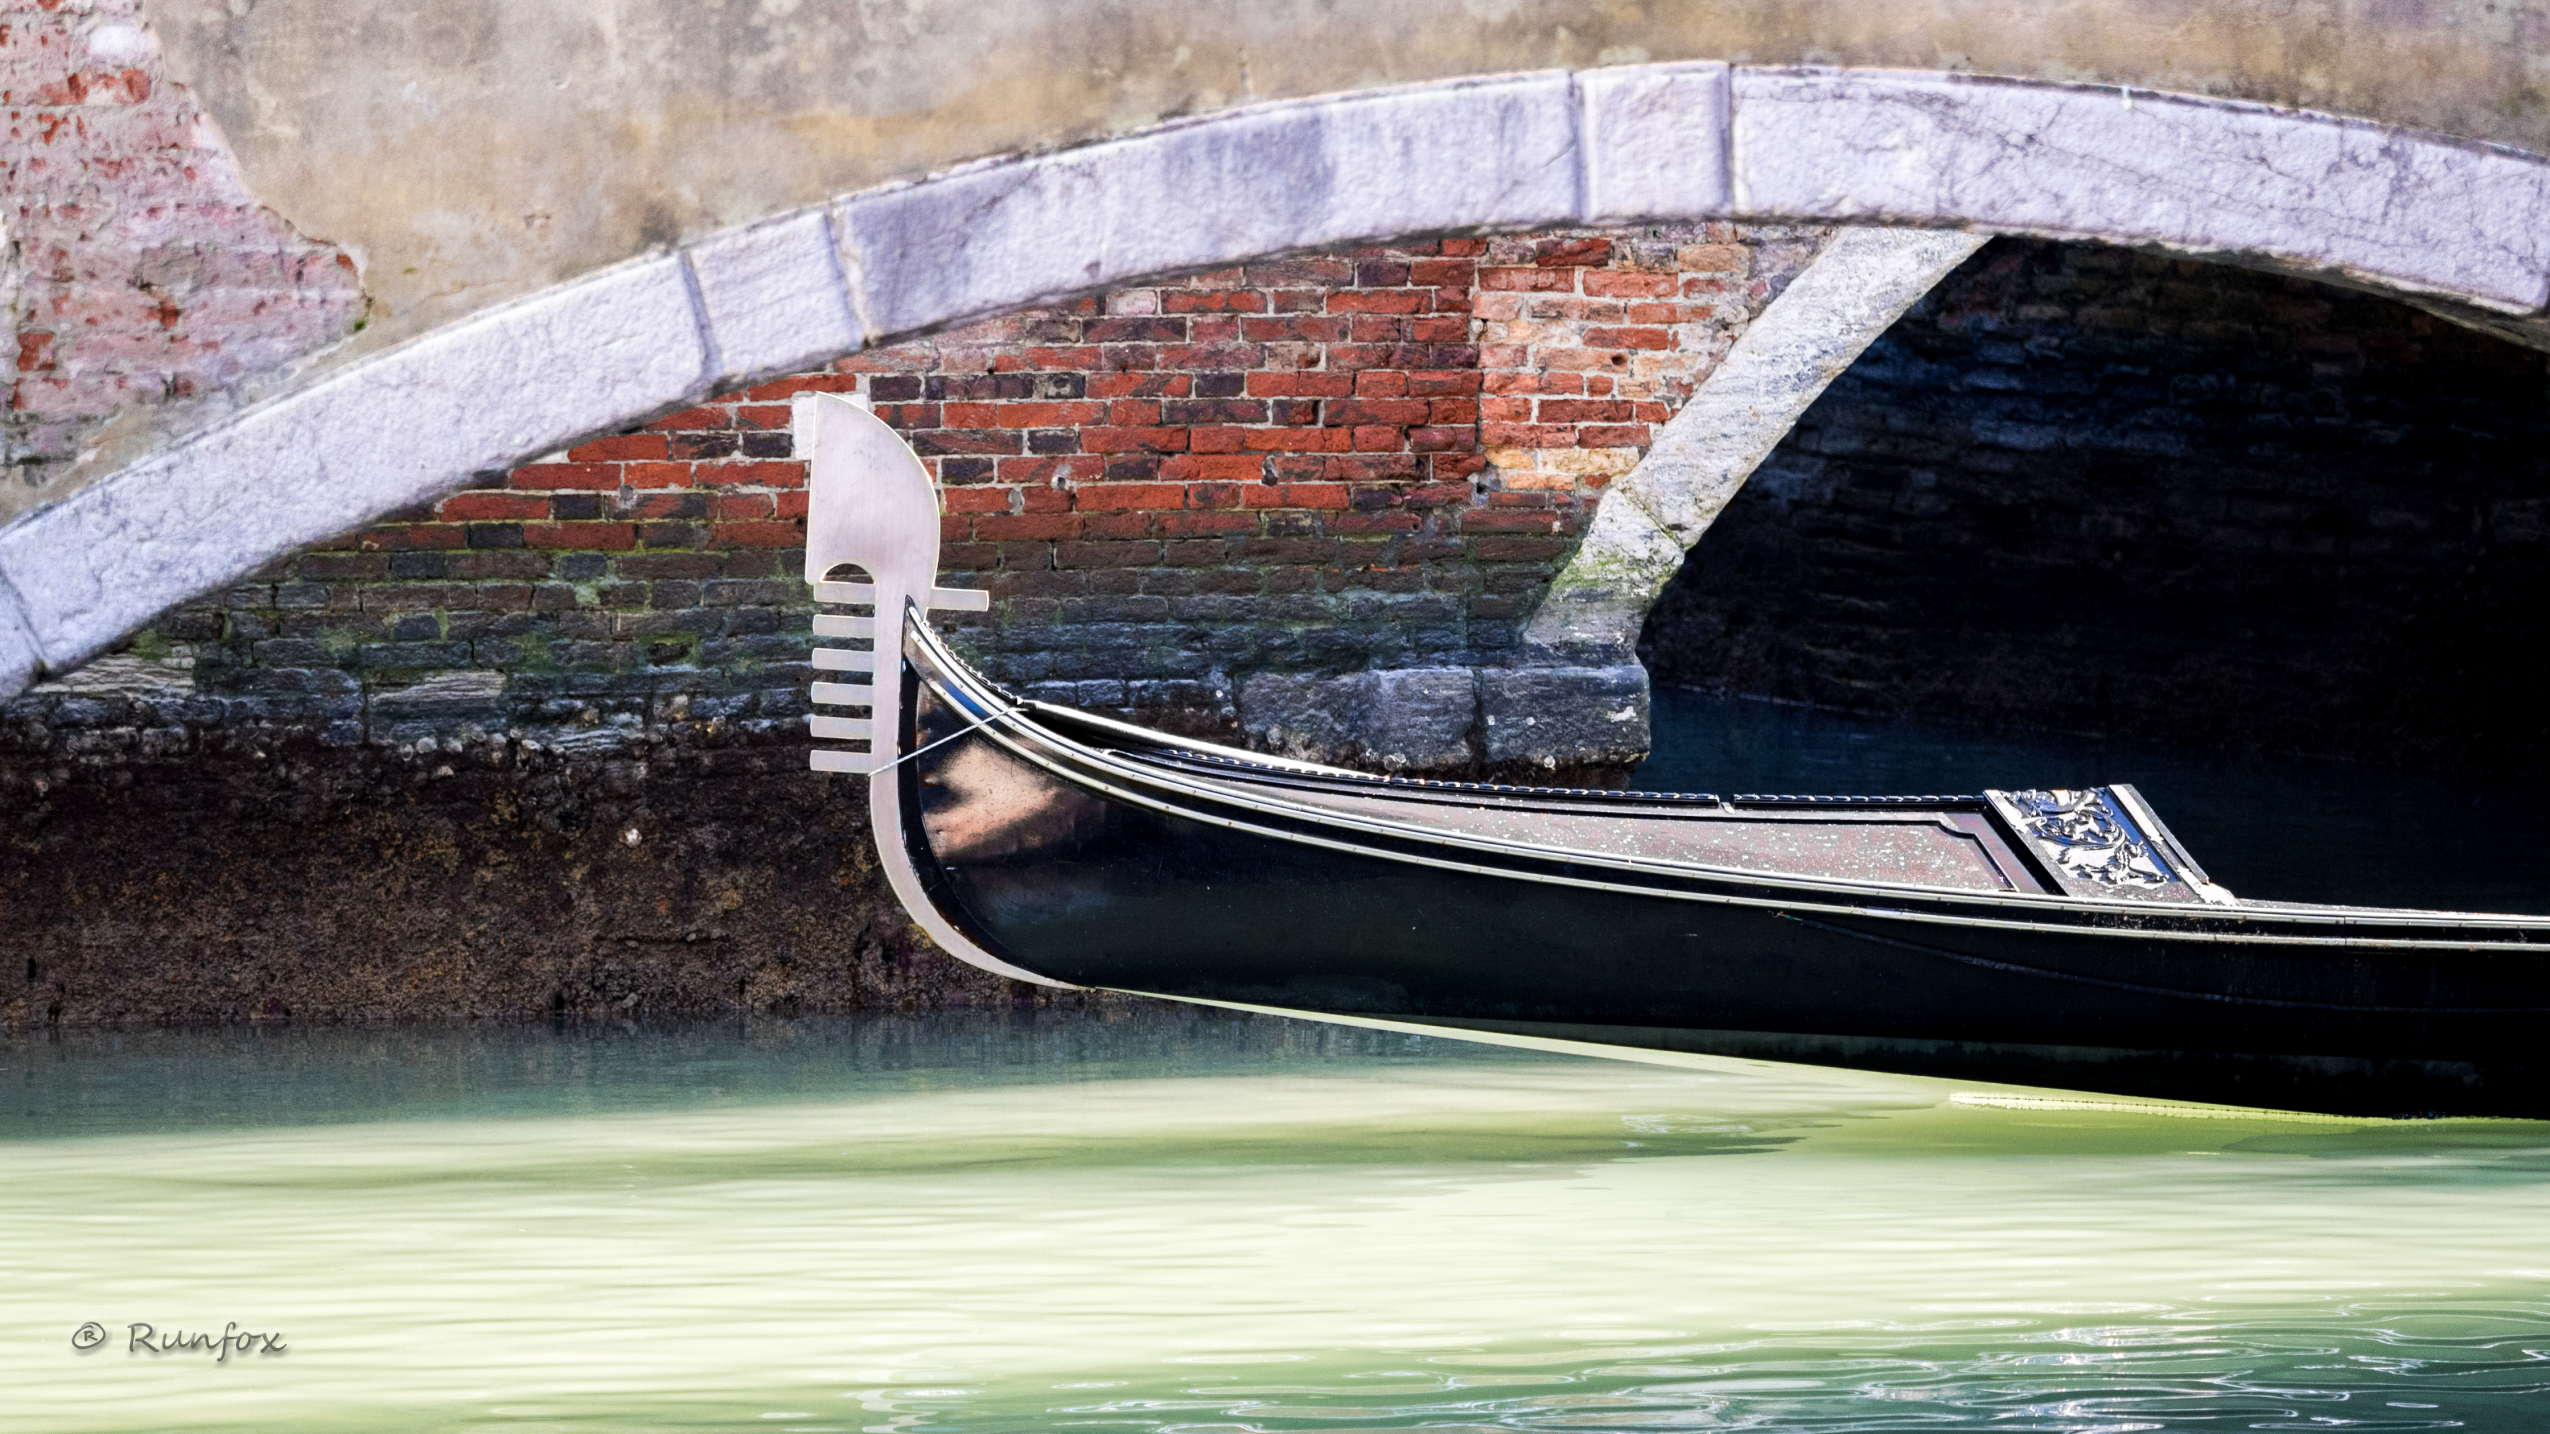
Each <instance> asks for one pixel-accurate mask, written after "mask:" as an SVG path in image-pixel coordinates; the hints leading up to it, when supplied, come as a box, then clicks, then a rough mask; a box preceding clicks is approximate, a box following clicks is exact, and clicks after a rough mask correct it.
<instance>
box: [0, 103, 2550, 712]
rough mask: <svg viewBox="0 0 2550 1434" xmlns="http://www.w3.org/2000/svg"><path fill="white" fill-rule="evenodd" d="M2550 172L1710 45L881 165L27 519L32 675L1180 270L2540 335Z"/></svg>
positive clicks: (2379, 134)
mask: <svg viewBox="0 0 2550 1434" xmlns="http://www.w3.org/2000/svg"><path fill="white" fill-rule="evenodd" d="M2545 217H2550V164H2545V162H2544V161H2543V160H2541V159H2540V158H2539V157H2537V156H2534V155H2531V154H2528V153H2523V152H2520V151H2514V150H2508V149H2503V148H2495V147H2490V146H2484V145H2478V144H2473V143H2469V142H2465V141H2461V140H2456V139H2452V138H2450V137H2445V136H2437V135H2431V134H2422V133H2417V132H2411V131H2407V130H2404V129H2401V128H2398V127H2394V126H2386V125H2380V124H2375V123H2370V122H2366V121H2360V120H2350V119H2341V118H2337V117H2334V116H2329V115H2323V114H2315V113H2309V112H2299V111H2287V110H2277V109H2270V108H2267V107H2263V106H2258V105H2252V104H2244V103H2234V102H2226V101H2215V100H2206V99H2199V98H2193V97H2188V96H2178V95H2166V94H2155V93H2151V92H2146V91H2141V90H2121V89H2116V88H2111V87H2094V86H2080V85H2062V84H2049V83H2042V82H2034V81H2015V80H1991V79H1978V78H1974V77H1968V76H1952V75H1941V74H1929V73H1913V72H1899V71H1832V70H1793V69H1748V68H1737V67H1730V66H1728V65H1724V64H1718V63H1709V62H1695V63H1682V64H1667V65H1644V66H1620V67H1611V68H1605V69H1596V70H1586V71H1577V72H1558V71H1552V72H1540V73H1532V74H1520V75H1509V76H1499V77H1492V78H1483V79H1473V80H1463V81H1457V82H1450V83H1442V84H1432V85H1420V86H1411V87H1405V88H1395V89H1386V90H1374V91H1365V92H1358V93H1352V94H1344V95H1336V96H1330V97H1325V98H1320V99H1313V100H1304V101H1294V102H1287V103H1282V104H1273V105H1266V106H1260V107H1255V108H1249V109H1242V110H1235V111H1230V112H1225V113H1220V114H1215V115H1211V116H1207V117H1203V118H1198V119H1193V120H1187V121H1180V122H1176V123H1172V124H1168V125H1163V126H1160V127H1158V128H1155V129H1152V130H1149V131H1146V132H1143V133H1140V134H1136V135H1132V136H1128V137H1125V138H1121V139H1116V140H1111V141H1108V142H1105V143H1100V144H1094V145H1090V146H1087V147H1084V148H1080V149H1074V150H1067V151H1063V152H1059V153H1055V154H1048V155H1039V156H1032V157H1023V158H1009V159H1000V160H993V161H987V162H984V163H980V164H976V165H971V166H967V167H964V168H961V169H957V170H954V171H951V172H948V173H945V174H940V175H935V176H931V177H929V178H926V179H921V180H917V181H913V182H909V183H900V184H895V185H890V186H886V187H882V188H878V189H871V190H865V191H861V192H858V193H854V194H850V195H847V196H844V197H842V198H840V199H837V200H835V201H832V202H830V203H827V204H823V205H818V206H814V207H811V208H808V209H804V210H799V211H794V212H791V213H786V214H781V215H778V216H775V217H772V218H769V219H767V220H764V221H762V222H759V223H756V224H753V225H749V226H745V227H742V228H738V229H733V230H729V231H726V232H723V233H719V234H716V235H712V236H710V237H708V238H706V239H703V240H701V241H699V242H697V243H694V244H691V245H689V246H686V247H684V248H682V249H680V250H678V251H676V252H673V253H668V254H661V255H657V256H654V257H649V258H645V259H640V260H637V261H634V262H631V263H628V264H624V265H620V266H617V267H614V268H611V269H608V270H604V271H602V272H599V273H595V274H592V275H589V276H587V277H585V278H582V279H579V280H576V281H574V282H571V283H568V284H565V285H562V286H559V287H557V288H554V289H551V290H549V291H547V292H544V293H541V294H538V295H534V296H532V297H530V298H527V299H523V300H520V301H517V302H514V303H510V304H506V305H503V306H500V307H498V308H495V309H492V310H489V311H487V312H485V313H482V314H480V315H478V316H476V317H473V318H471V319H468V320H465V321H462V322H459V323H456V324H452V325H449V326H447V327H445V328H443V329H440V330H437V331H435V332H432V333H429V334H426V335H423V336H421V337H419V338H417V339H414V340H411V341H409V342H407V343H405V344H402V345H400V346H398V347H396V348H393V349H389V350H386V351H384V352H382V353H380V354H378V355H376V356H373V357H371V358H368V359H365V360H363V361H360V362H358V363H355V364H352V365H349V366H347V367H345V368H342V369H339V370H337V371H335V372H332V373H329V374H327V375H326V376H324V377H322V378H320V379H318V380H316V381H314V382H312V383H310V384H308V385H307V386H305V387H302V388H300V389H297V390H295V391H292V392H289V393H286V394H283V395H281V396H279V397H276V398H274V399H272V400H270V401H268V402H266V403H263V404H261V405H259V406H258V407H256V408H253V409H250V410H248V411H246V412H243V413H241V414H239V415H237V416H236V417H234V418H232V419H229V420H227V421H225V422H223V423H221V424H220V425H218V426H216V427H214V428H212V429H210V430H207V431H205V432H202V433H199V434H197V435H195V436H193V437H191V438H189V439H188V440H186V441H184V442H182V443H180V444H177V445H175V446H173V447H171V448H169V449H166V450H164V451H162V452H160V453H157V454H155V455H152V456H151V457H149V458H146V459H144V460H142V461H140V462H137V463H134V464H133V465H131V466H130V467H128V468H126V469H125V470H123V471H122V472H120V473H117V474H115V475H113V476H111V477H110V478H108V479H106V480H105V481H102V482H100V483H98V484H96V485H93V486H91V487H89V488H87V489H84V490H82V491H80V492H78V493H76V494H74V495H72V496H71V497H70V498H68V499H66V500H65V501H63V502H61V503H59V504H57V505H54V506H52V507H50V508H46V509H43V510H40V511H38V512H36V513H33V514H30V515H29V516H28V517H27V518H25V519H23V520H21V521H19V522H18V523H15V524H13V525H12V526H11V527H10V528H8V529H7V530H5V531H0V693H10V692H15V691H16V690H18V689H19V688H21V687H23V686H24V685H25V683H26V682H27V681H28V680H30V678H31V677H32V676H33V675H34V674H35V673H36V672H38V671H57V672H58V671H62V670H65V669H67V668H70V667H73V666H76V665H77V664H78V663H80V662H82V661H84V660H86V659H87V658H88V657H90V656H92V655H94V654H96V653H97V652H99V651H101V650H103V649H105V648H106V647H107V646H108V645H109V644H111V643H112V642H113V641H114V640H115V639H116V638H117V637H119V636H120V635H122V634H123V633H125V632H127V631H129V630H131V629H132V628H134V627H136V626H138V625H140V624H141V623H143V622H146V621H147V620H148V619H149V618H150V617H151V616H152V615H153V614H155V613H157V612H159V611H161V610H163V609H165V608H167V607H168V606H170V605H171V604H173V603H176V602H178V601H181V600H183V599H184V598H186V597H188V596H191V595H193V594H195V593H199V592H202V591H205V590H208V589H210V588H213V587H217V586H220V585H221V584H223V583H225V582H228V581H230V580H231V579H233V578H235V577H236V576H237V575H238V574H241V573H243V572H246V571H248V570H249V569H251V568H253V567H255V566H256V565H257V564H259V563H261V562H264V561H266V560H268V559H270V558H272V557H275V556H277V555H279V554H282V553H286V552H289V551H292V550H294V549H296V548H299V547H302V546H305V545H307V544H310V543H313V542H317V541H320V540H323V539H325V538H327V537H329V536H330V535H332V534H335V533H337V532H340V531H343V530H344V529H346V528H349V527H352V526H355V525H357V524H360V523H362V522H364V521H366V520H368V519H371V518H373V517H376V516H379V515H381V514H383V513H387V512H391V511H394V510H396V509H398V508H400V507H403V506H406V505H408V504H411V503H414V502H417V501H419V500H420V499H423V498H426V497H429V496H432V495H433V494H435V493H437V492H438V491H440V490H442V489H444V488H446V487H448V486H450V485H451V484H452V483H453V482H454V481H456V480H457V479H459V478H461V477H462V476H464V475H467V474H470V473H473V472H479V471H483V470H487V469H491V468H498V467H502V466H505V465H508V464H511V463H514V462H517V461H520V460H522V459H525V458H528V457H531V456H533V455H536V454H539V453H543V452H547V451H550V450H553V449H555V448H557V447H559V446H560V445H562V444H564V443H566V442H568V441H570V440H572V439H574V438H576V437H578V436H581V435H584V434H587V433H592V432H596V431H599V430H602V429H604V428H607V427H610V426H613V425H615V424H619V423H624V422H626V421H628V420H630V419H632V418H635V417H641V416H644V415H648V414H652V413H658V412H663V411H667V410H670V409H672V408H676V407H679V406H681V405H683V404H685V403H688V402H690V401H692V400H693V399H695V398H697V397H699V396H700V395H702V394H705V393H706V392H708V391H709V390H710V389H711V388H713V387H716V386H718V385H721V384H726V383H731V382H733V381H736V380H739V379H742V378H746V377H749V376H753V375H757V374H764V373H774V372H779V371H782V370H785V369H788V368H791V367H795V366H799V365H802V364H805V363H808V362H812V361H816V360H819V359H822V358H826V357H829V356H831V355H835V354H839V353H844V352H849V351H853V350H856V349H859V348H861V347H864V346H867V345H871V344H875V343H880V342H884V341H887V340H890V339H893V338H895V337H898V336H902V335H906V334H911V333H915V332H919V331H922V330H927V329H930V328H934V327H937V326H941V325H945V324H948V323H952V322H956V321H959V320H963V319H967V318H971V317H975V316H979V315H983V314H988V313H993V312H997V311H1000V310H1003V309H1010V308H1016V307H1020V306H1024V305H1028V304H1033V303H1038V302H1044V301H1049V300H1053V299H1057V298H1061V297H1064V296H1068V295H1072V294H1078V293H1085V292H1088V291H1091V290H1094V289H1098V288H1101V287H1104V286H1107V285H1110V284H1113V283H1117V282H1119V281H1122V280H1125V279H1129V278H1134V277H1138V276H1142V275H1147V274H1158V273H1166V272H1175V271H1179V270H1188V269H1198V268H1205V267H1210V266H1215V265H1221V264H1228V263H1231V262H1234V261H1237V260H1241V259H1245V258H1250V257H1255V256H1260V255H1265V254H1270V253H1277V252H1283V251H1286V250H1293V249H1302V248H1311V247H1317V246H1323V245H1332V244H1338V243H1344V242H1349V241H1355V240H1373V239H1384V238H1390V237H1395V236H1403V235H1412V234H1424V233H1433V232H1450V231H1465V230H1467V231H1475V230H1495V229H1523V228H1531V227H1538V226H1557V225H1566V224H1586V223H1603V222H1620V221H1627V220H1635V219H1687V218H1732V219H1738V220H1765V221H1773V222H1778V221H1796V220H1807V221H1820V222H1842V223H1850V224H1879V225H1894V226H1905V227H1914V228H1936V229H1960V230H1974V231H1979V232H1986V233H2022V234H2032V235H2042V236H2047V237H2058V238H2093V239H2100V240H2104V241H2107V242H2113V243H2124V244H2135V245H2146V246H2158V247H2165V248H2168V249H2171V250H2174V251H2178V252H2183V253H2187V254H2190V255H2198V256H2208V257H2216V258H2225V259H2231V260H2234V261H2237V262H2245V263H2253V264H2260V265H2265V266H2269V267H2274V268H2279V269H2283V270H2287V271H2290V272H2296V273H2304V274H2309V275H2313V276H2315V277H2322V278H2334V279H2337V280H2339V281H2341V282H2347V283H2353V284H2358V285H2364V286H2370V287H2375V288H2380V289H2384V290H2388V291H2392V292H2396V293H2400V294H2403V295H2409V296H2417V297H2419V298H2421V299H2422V300H2424V301H2426V302H2430V303H2433V304H2437V305H2440V306H2442V307H2443V309H2444V310H2445V311H2447V312H2449V313H2450V314H2452V315H2453V316H2454V317H2457V318H2460V319H2463V320H2464V321H2468V322H2474V323H2481V324H2485V325H2488V326H2491V327H2493V328H2496V329H2498V330H2500V331H2505V332H2512V333H2516V334H2518V335H2522V336H2526V337H2529V338H2530V339H2531V340H2532V341H2534V342H2536V343H2538V342H2541V340H2540V338H2539V336H2538V333H2537V331H2536V329H2535V328H2534V324H2535V322H2536V316H2538V315H2540V313H2541V312H2542V310H2543V308H2544V306H2545V303H2550V224H2544V223H2543V222H2542V221H2543V220H2544V218H2545Z"/></svg>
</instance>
